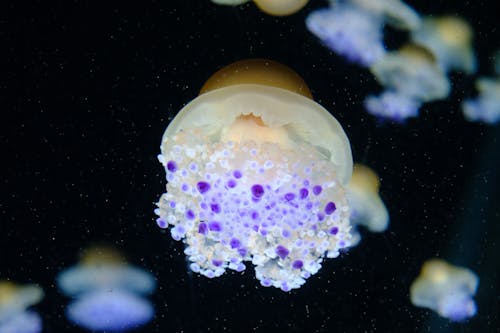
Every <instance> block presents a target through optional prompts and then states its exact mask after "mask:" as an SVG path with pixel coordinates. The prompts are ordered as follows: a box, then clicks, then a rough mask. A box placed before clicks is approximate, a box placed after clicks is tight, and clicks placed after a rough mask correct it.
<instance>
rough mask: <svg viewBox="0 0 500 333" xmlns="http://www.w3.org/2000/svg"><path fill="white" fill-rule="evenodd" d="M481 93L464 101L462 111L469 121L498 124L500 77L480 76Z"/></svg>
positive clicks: (478, 88)
mask: <svg viewBox="0 0 500 333" xmlns="http://www.w3.org/2000/svg"><path fill="white" fill-rule="evenodd" d="M476 88H477V90H478V92H479V95H478V97H477V98H475V99H467V100H465V101H464V102H463V103H462V111H463V113H464V116H465V118H466V119H467V120H469V121H482V122H485V123H488V124H496V123H498V122H499V121H500V78H486V77H483V78H479V79H478V80H477V81H476Z"/></svg>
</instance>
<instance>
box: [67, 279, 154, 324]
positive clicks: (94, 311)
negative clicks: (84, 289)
mask: <svg viewBox="0 0 500 333" xmlns="http://www.w3.org/2000/svg"><path fill="white" fill-rule="evenodd" d="M66 314H67V317H68V319H69V320H70V321H71V322H73V323H75V324H76V325H78V326H81V327H84V328H86V329H88V330H92V331H112V332H123V331H126V330H129V329H133V328H136V327H139V326H142V325H144V324H146V323H148V322H149V321H151V319H153V316H154V309H153V306H152V305H151V302H149V301H148V300H146V299H143V298H142V297H139V296H137V295H135V294H133V293H131V292H129V291H124V290H120V289H116V290H101V289H98V290H97V291H94V292H89V293H86V294H84V295H82V296H81V297H79V298H78V299H76V300H75V301H73V302H72V303H70V304H69V306H68V308H67V311H66Z"/></svg>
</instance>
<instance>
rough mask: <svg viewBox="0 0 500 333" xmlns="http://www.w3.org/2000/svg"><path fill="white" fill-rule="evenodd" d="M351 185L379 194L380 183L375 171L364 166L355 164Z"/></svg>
mask: <svg viewBox="0 0 500 333" xmlns="http://www.w3.org/2000/svg"><path fill="white" fill-rule="evenodd" d="M350 184H352V185H354V186H358V187H362V188H365V189H366V190H367V191H370V192H371V193H378V190H379V188H380V181H379V179H378V176H377V174H376V173H375V171H373V170H372V169H370V168H369V167H367V166H365V165H363V164H358V163H356V164H354V168H353V173H352V178H351V182H350Z"/></svg>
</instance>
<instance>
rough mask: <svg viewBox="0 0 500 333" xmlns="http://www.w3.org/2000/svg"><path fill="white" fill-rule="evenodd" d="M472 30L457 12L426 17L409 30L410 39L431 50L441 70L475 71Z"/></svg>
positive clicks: (469, 72)
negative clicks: (411, 30) (411, 31)
mask: <svg viewBox="0 0 500 333" xmlns="http://www.w3.org/2000/svg"><path fill="white" fill-rule="evenodd" d="M472 36H473V30H472V28H471V26H470V25H469V24H468V23H467V22H466V21H465V20H463V19H462V18H460V17H457V16H443V17H426V18H424V20H423V23H422V25H421V27H420V29H418V30H415V31H413V33H412V36H411V38H412V40H413V41H414V42H416V43H418V44H421V45H423V46H425V47H426V48H428V49H429V50H431V52H432V53H433V54H434V55H435V56H436V59H437V62H438V64H439V65H440V66H441V68H443V70H444V71H445V72H448V71H450V70H462V71H464V72H466V73H468V74H471V73H474V72H475V71H476V67H477V65H476V56H475V53H474V49H473V48H472Z"/></svg>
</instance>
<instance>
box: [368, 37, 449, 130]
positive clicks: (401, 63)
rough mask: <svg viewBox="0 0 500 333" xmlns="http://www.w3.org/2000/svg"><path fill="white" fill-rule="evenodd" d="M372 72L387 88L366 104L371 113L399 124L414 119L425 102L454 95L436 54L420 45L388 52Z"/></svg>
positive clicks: (406, 46)
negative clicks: (437, 61)
mask: <svg viewBox="0 0 500 333" xmlns="http://www.w3.org/2000/svg"><path fill="white" fill-rule="evenodd" d="M370 70H371V72H372V73H373V74H374V75H375V77H376V78H377V80H378V81H379V82H380V84H381V85H383V86H384V87H385V88H386V89H387V91H386V92H385V93H383V94H382V95H381V96H378V97H375V96H369V97H368V98H367V99H366V101H365V107H366V109H367V111H368V112H369V113H371V114H373V115H376V116H381V117H386V118H391V119H394V120H397V121H401V120H404V119H406V118H408V117H414V116H416V115H417V114H418V108H419V107H420V105H421V104H422V103H424V102H429V101H432V100H437V99H441V98H445V97H446V96H448V94H449V92H450V83H449V81H448V78H447V77H446V75H445V73H444V72H443V71H442V69H441V68H440V67H439V66H438V65H437V63H436V62H435V58H434V57H433V55H432V54H431V53H430V52H429V51H428V50H427V49H425V48H423V47H421V46H419V45H416V44H407V45H405V46H403V47H402V48H401V49H400V50H398V51H393V52H390V53H387V54H386V55H385V56H384V57H383V58H382V59H381V60H380V61H378V62H376V63H375V64H373V66H371V68H370Z"/></svg>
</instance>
